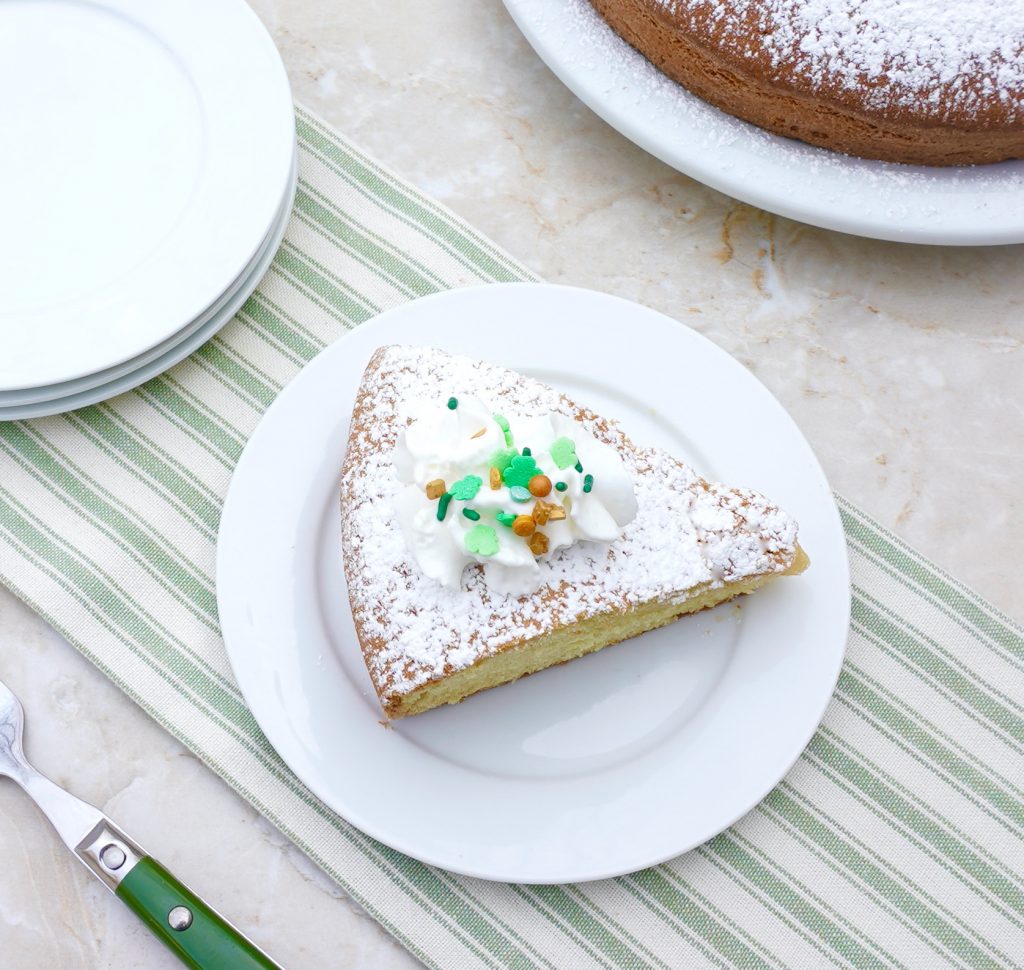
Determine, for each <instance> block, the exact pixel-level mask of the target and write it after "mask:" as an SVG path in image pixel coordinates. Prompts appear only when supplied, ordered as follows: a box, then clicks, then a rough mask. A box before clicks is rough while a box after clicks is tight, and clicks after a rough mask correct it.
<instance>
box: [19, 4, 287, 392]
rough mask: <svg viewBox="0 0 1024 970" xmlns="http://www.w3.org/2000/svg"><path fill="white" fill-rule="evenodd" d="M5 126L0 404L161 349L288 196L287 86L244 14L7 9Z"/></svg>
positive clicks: (241, 7) (192, 8)
mask: <svg viewBox="0 0 1024 970" xmlns="http://www.w3.org/2000/svg"><path fill="white" fill-rule="evenodd" d="M197 25H202V29H197ZM0 115H2V117H3V119H4V120H3V125H0V176H2V177H0V212H3V214H4V216H3V218H4V232H3V234H2V239H0V339H2V341H3V347H4V352H3V354H2V355H0V390H15V389H19V388H31V387H40V386H47V385H51V384H57V383H60V382H62V381H68V380H74V379H76V378H79V377H83V376H86V375H89V374H92V373H94V372H96V371H100V370H104V369H106V368H109V367H112V366H114V365H116V364H118V363H121V362H123V361H127V360H130V359H131V358H133V357H136V356H138V355H140V354H142V353H144V352H145V351H147V350H149V349H150V348H152V347H155V346H156V345H158V344H160V343H161V342H163V341H165V340H168V339H169V338H172V337H173V336H174V335H175V334H176V333H177V332H178V331H179V330H181V329H182V328H183V327H185V326H187V325H188V324H189V322H190V321H193V320H195V319H196V318H197V317H198V316H199V315H200V314H202V313H203V312H204V310H206V309H207V308H208V307H210V306H211V305H212V304H213V303H214V302H215V301H216V300H217V298H218V297H220V296H221V294H223V293H224V292H225V290H227V289H228V288H229V287H230V286H231V284H232V282H233V281H235V280H237V279H238V278H239V276H240V274H242V273H243V272H244V271H245V268H246V267H247V266H248V265H249V264H250V263H251V262H252V260H253V258H254V256H255V254H256V252H257V250H258V249H259V248H260V245H261V243H262V242H263V241H264V240H265V239H266V237H267V235H268V233H269V232H270V231H271V229H272V226H273V224H274V220H275V218H276V216H277V214H278V210H279V208H280V205H281V200H282V199H283V198H284V196H285V194H286V192H287V188H288V179H289V173H290V170H291V164H292V156H293V151H294V144H295V119H294V110H293V106H292V101H291V95H290V91H289V87H288V79H287V76H286V75H285V72H284V66H283V65H282V63H281V59H280V57H279V55H278V53H277V50H276V49H275V47H274V44H273V42H272V41H271V39H270V37H269V35H268V34H267V32H266V30H265V29H264V27H263V25H262V24H261V23H260V21H259V20H258V18H257V17H256V16H255V14H253V12H252V11H251V9H250V8H249V7H248V5H247V4H246V3H245V2H244V0H152V2H147V3H144V4H140V3H136V2H133V0H88V2H86V0H7V2H5V3H3V4H0Z"/></svg>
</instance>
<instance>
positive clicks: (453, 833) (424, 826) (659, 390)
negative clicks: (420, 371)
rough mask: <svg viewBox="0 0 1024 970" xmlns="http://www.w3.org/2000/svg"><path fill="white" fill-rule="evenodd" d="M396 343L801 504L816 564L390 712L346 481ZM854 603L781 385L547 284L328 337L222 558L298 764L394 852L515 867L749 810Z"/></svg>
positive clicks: (654, 850)
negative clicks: (536, 382) (360, 612)
mask: <svg viewBox="0 0 1024 970" xmlns="http://www.w3.org/2000/svg"><path fill="white" fill-rule="evenodd" d="M395 342H404V343H410V344H429V345H433V346H437V347H442V348H444V349H447V350H450V351H457V352H459V353H464V354H468V355H470V356H473V357H477V358H480V359H484V360H490V361H494V362H496V363H499V364H504V365H507V366H509V367H513V368H516V369H518V370H520V371H521V372H523V373H525V374H528V375H530V376H534V377H537V378H540V379H542V380H544V381H547V382H548V383H550V384H551V385H553V386H554V387H556V388H559V389H560V390H563V391H565V392H567V393H568V394H570V395H571V396H572V397H574V398H575V399H576V400H577V401H579V402H580V403H582V404H584V405H588V406H591V407H593V408H596V409H597V410H599V411H600V412H602V413H603V414H605V415H607V416H609V417H614V418H617V419H619V420H620V421H621V424H622V426H623V428H624V429H625V430H626V431H627V432H628V433H630V435H631V436H632V437H633V438H634V439H635V440H636V441H637V442H639V443H642V444H658V445H662V446H664V447H666V448H668V449H670V450H671V451H672V452H673V453H674V454H676V455H678V456H680V457H682V458H684V459H686V460H689V461H691V462H692V463H693V464H694V465H695V466H696V467H697V468H698V469H700V470H702V471H703V472H705V473H707V474H708V475H709V476H710V477H713V478H720V479H722V480H725V481H728V482H731V483H734V484H742V485H749V486H752V487H754V488H759V489H762V490H763V491H765V492H766V493H768V494H769V495H771V496H772V497H773V498H775V499H776V500H777V501H778V502H779V503H780V504H781V505H782V506H784V507H785V508H787V509H788V510H790V511H791V512H792V513H793V514H794V515H795V516H796V518H797V519H798V520H799V522H800V529H801V542H802V544H803V545H804V546H805V548H806V549H807V551H808V553H809V555H810V557H811V566H810V569H809V570H808V571H807V572H806V573H805V574H804V575H802V576H800V577H797V578H792V579H786V580H784V581H780V582H777V583H774V584H772V585H771V586H769V587H768V588H766V589H764V590H761V591H759V592H758V593H757V594H755V595H754V596H751V597H749V598H747V599H744V600H743V601H742V603H737V604H735V605H733V604H729V605H725V606H724V607H722V608H719V609H716V610H713V611H710V612H706V613H702V614H698V615H696V616H692V617H688V618H684V619H683V620H681V621H679V622H677V623H674V624H671V625H670V626H668V627H665V628H663V629H661V630H658V631H654V632H651V633H647V634H644V635H643V636H641V637H637V638H635V639H633V640H629V641H627V642H625V643H622V644H620V645H618V646H614V647H609V648H607V649H605V650H602V651H600V652H599V653H596V654H592V655H591V656H589V657H585V658H583V659H581V660H575V661H573V662H571V663H569V664H565V665H564V666H561V667H558V668H554V669H550V670H546V671H542V672H540V673H538V674H535V675H533V676H531V677H527V678H524V679H523V680H521V681H519V682H517V683H515V684H511V685H507V686H504V687H499V688H496V689H494V690H490V691H485V692H484V693H482V694H478V695H476V696H474V697H471V698H469V699H468V700H466V701H464V702H463V703H462V704H459V705H456V706H452V707H446V708H443V709H437V710H433V711H428V712H427V713H425V714H421V715H418V716H416V717H413V718H408V719H405V720H400V721H395V722H392V723H391V724H385V723H384V722H383V715H382V714H381V711H380V708H379V706H378V704H377V698H376V695H375V694H374V691H373V688H372V686H371V684H370V680H369V677H368V675H367V673H366V669H365V667H364V665H363V660H362V655H361V654H360V651H359V645H358V642H357V640H356V635H355V630H354V628H353V624H352V617H351V614H350V611H349V607H348V596H347V592H346V586H345V576H344V571H343V567H342V557H341V546H340V532H341V523H340V509H339V499H338V481H339V473H340V469H341V464H342V460H343V458H344V454H345V447H346V441H347V435H348V428H349V420H350V411H351V407H352V402H353V400H354V397H355V393H356V389H357V387H358V385H359V381H360V378H361V376H362V372H363V368H364V366H365V364H366V363H367V361H368V360H369V358H370V356H371V355H372V353H373V351H374V350H375V349H376V348H377V347H379V346H381V345H384V344H388V343H395ZM457 391H458V389H457V388H453V389H451V392H452V393H457ZM444 393H445V394H447V393H449V389H445V391H444ZM849 596H850V586H849V572H848V566H847V559H846V544H845V541H844V539H843V532H842V528H841V526H840V522H839V516H838V513H837V511H836V507H835V503H834V501H833V498H832V493H831V491H830V490H829V487H828V483H827V482H826V481H825V477H824V475H823V474H822V471H821V468H820V467H819V465H818V463H817V461H816V459H815V457H814V455H813V453H812V452H811V449H810V447H809V446H808V444H807V442H806V441H805V440H804V438H803V436H802V435H801V434H800V432H799V430H798V429H797V428H796V426H795V425H794V424H793V421H792V420H791V419H790V417H789V416H788V415H787V414H786V412H785V411H784V410H783V408H782V407H781V405H780V404H779V403H778V402H777V401H776V400H775V399H774V398H773V397H772V396H771V394H769V392H768V391H767V390H766V389H765V388H764V387H763V386H762V385H761V384H760V383H759V382H758V381H757V380H756V379H755V378H754V377H753V376H752V375H751V374H750V373H749V372H748V371H747V370H745V369H744V368H743V367H742V366H741V365H740V364H739V363H737V362H736V361H735V360H733V359H732V358H731V357H730V356H729V355H728V354H726V353H725V352H724V351H722V350H720V349H719V348H718V347H716V346H715V345H714V344H712V343H711V342H710V341H708V340H706V339H705V338H704V337H701V336H700V335H699V334H697V333H696V332H695V331H693V330H690V329H689V328H687V327H685V326H683V325H682V324H680V323H677V322H676V321H674V320H671V319H669V318H667V317H665V316H662V315H661V314H658V313H656V312H654V311H653V310H649V309H646V308H645V307H642V306H639V305H637V304H635V303H630V302H627V301H626V300H622V299H618V298H616V297H611V296H607V295H604V294H601V293H595V292H592V291H589V290H578V289H573V288H569V287H561V286H550V285H543V284H506V285H494V286H485V287H478V288H473V289H466V290H455V291H451V292H447V293H443V294H439V295H436V296H430V297H426V298H424V299H420V300H416V301H414V302H412V303H408V304H405V305H404V306H401V307H398V308H396V309H394V310H390V311H388V312H386V313H383V314H381V315H380V316H379V317H377V318H375V319H374V320H372V321H370V322H369V323H365V324H363V325H362V326H361V327H359V328H358V329H357V330H355V331H354V332H353V333H351V334H349V335H348V336H346V337H344V338H342V339H341V340H339V341H338V342H337V343H335V344H334V345H332V346H331V347H329V348H328V349H327V350H325V351H323V353H321V354H320V355H319V356H318V357H317V358H316V359H315V360H314V361H312V363H310V364H309V365H308V366H307V367H306V368H305V369H304V370H303V371H302V372H301V373H300V374H299V375H298V376H297V377H296V378H295V379H294V380H293V381H292V382H291V384H289V385H288V387H286V388H285V389H284V391H282V393H281V394H280V395H279V397H278V398H277V400H276V401H275V402H274V403H273V405H271V407H270V408H269V410H268V411H267V413H266V415H265V416H264V417H263V419H262V421H261V423H260V424H259V426H258V427H257V429H256V431H255V433H254V434H253V436H252V438H251V439H250V440H249V443H248V446H247V447H246V449H245V452H244V454H243V455H242V458H241V460H240V461H239V463H238V466H237V469H236V471H235V474H234V478H233V480H232V482H231V486H230V489H229V491H228V495H227V499H226V503H225V507H224V514H223V518H222V519H221V525H220V535H219V540H218V551H217V599H218V606H219V610H220V620H221V625H222V628H223V633H224V638H225V642H226V644H227V650H228V656H229V658H230V660H231V665H232V668H233V670H234V672H235V676H236V677H237V679H238V683H239V686H240V687H241V689H242V693H243V694H244V696H245V699H246V702H247V703H248V704H249V706H250V707H251V709H252V711H253V714H254V715H255V716H256V719H257V721H258V722H259V724H260V727H261V728H262V729H263V731H264V732H265V734H266V736H267V737H268V738H269V740H270V742H271V743H272V744H273V745H274V747H275V748H276V749H277V751H278V752H279V753H280V755H281V757H282V758H284V760H285V761H286V762H287V763H288V764H289V765H290V766H291V768H292V769H293V770H294V771H295V773H296V774H297V775H298V776H299V778H301V779H302V781H303V782H305V784H306V785H308V786H309V788H310V789H311V790H312V791H313V792H315V793H316V794H317V795H318V796H319V797H320V798H321V799H322V800H323V801H324V802H326V803H327V804H328V805H329V806H330V807H331V808H333V809H334V810H335V811H337V812H338V813H340V814H341V815H342V816H343V817H344V818H346V819H347V820H348V821H349V822H351V823H352V824H353V825H355V826H357V827H358V828H360V829H362V830H363V831H364V832H367V833H368V834H369V835H371V836H373V837H374V838H376V839H379V840H380V841H382V842H384V843H386V844H387V845H390V846H392V847H394V848H395V849H399V850H400V851H402V852H405V853H407V854H409V855H411V856H414V857H416V858H418V859H421V860H423V861H425V862H428V863H432V864H434V865H438V866H441V867H443V868H445V869H451V870H454V871H456V872H460V873H465V874H467V875H471V876H479V877H482V878H486V879H500V880H506V881H513V882H531V883H556V882H569V881H581V880H589V879H600V878H603V877H607V876H614V875H618V874H621V873H624V872H629V871H632V870H636V869H639V868H642V867H645V866H648V865H652V864H654V863H658V862H661V861H663V860H665V859H667V858H670V857H672V856H675V855H678V854H679V853H681V852H684V851H686V850H687V849H690V848H693V847H694V846H696V845H699V844H700V843H702V842H704V841H705V840H707V839H709V838H711V837H712V836H713V835H715V834H716V833H717V832H720V831H721V830H722V829H724V828H726V827H727V826H728V825H730V824H731V823H732V822H734V821H735V820H736V819H737V818H739V817H740V816H741V815H743V814H744V813H745V812H747V811H749V810H750V809H751V808H752V807H753V806H754V805H756V804H757V802H758V801H760V800H761V799H762V798H763V797H764V796H765V795H766V794H767V793H768V792H769V791H770V790H771V789H772V787H773V786H774V785H776V784H777V783H778V781H779V780H780V779H781V778H782V776H783V775H784V774H785V773H786V771H787V770H788V769H789V768H790V766H791V765H792V764H793V762H794V761H795V760H796V758H797V757H798V756H799V754H800V752H801V751H802V750H803V748H804V746H805V745H806V744H807V742H808V740H809V739H810V737H811V735H812V734H813V732H814V730H815V728H816V727H817V725H818V722H819V720H820V718H821V716H822V714H823V712H824V710H825V705H826V704H827V703H828V700H829V698H830V696H831V694H832V689H833V687H834V685H835V682H836V678H837V676H838V674H839V668H840V665H841V663H842V658H843V650H844V647H845V644H846V636H847V625H848V620H849Z"/></svg>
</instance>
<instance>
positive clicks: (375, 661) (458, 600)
mask: <svg viewBox="0 0 1024 970" xmlns="http://www.w3.org/2000/svg"><path fill="white" fill-rule="evenodd" d="M429 393H433V394H435V395H436V396H437V398H438V399H439V400H444V399H446V398H447V397H448V396H449V395H455V396H456V397H459V396H468V395H476V396H478V397H480V398H482V399H484V400H488V401H490V402H492V403H493V406H494V408H495V410H500V411H501V412H502V413H503V414H505V415H507V416H509V418H510V420H511V419H512V416H513V415H517V416H522V417H525V416H528V415H531V414H537V413H543V412H551V411H556V412H559V413H562V414H565V415H567V416H568V417H570V418H575V419H576V420H580V421H581V422H582V424H583V426H584V428H585V429H586V430H587V432H588V433H590V434H591V435H593V436H594V437H595V438H597V439H598V440H600V441H604V442H606V443H608V444H609V445H611V446H613V447H615V448H616V449H618V450H619V451H620V454H622V457H623V460H624V463H625V466H626V469H627V471H629V473H630V474H631V476H632V477H633V480H634V484H635V488H636V495H637V500H638V505H639V511H638V513H637V516H636V518H635V519H634V520H633V522H631V523H630V524H629V525H627V526H626V527H625V528H624V530H623V533H622V536H621V538H620V539H619V540H618V541H617V542H614V543H612V544H611V545H610V546H606V545H599V544H595V543H589V542H582V543H579V544H577V545H574V546H572V547H570V548H568V549H566V550H563V551H562V552H561V553H559V554H558V555H556V556H554V557H552V558H551V560H550V561H548V562H544V563H542V568H543V570H544V572H545V578H544V583H543V585H542V586H541V588H540V589H539V590H538V591H537V592H536V593H534V594H532V595H530V596H526V597H521V598H514V597H511V596H503V595H500V594H496V593H494V592H493V591H491V590H489V589H488V587H487V585H486V583H485V582H484V581H483V577H482V573H481V571H480V568H479V567H476V566H473V567H470V568H469V569H467V570H466V572H465V574H464V577H463V585H462V588H461V589H457V590H452V589H448V588H445V587H444V586H442V585H441V584H440V583H438V582H436V581H434V580H431V579H428V578H427V577H426V576H424V575H423V574H422V573H421V572H420V571H419V569H418V568H417V567H416V564H415V562H414V560H413V558H412V556H411V555H410V553H409V552H408V550H407V548H406V545H405V541H404V538H403V536H402V533H401V530H400V529H399V528H398V525H397V522H396V518H395V513H394V508H393V500H394V497H395V495H396V494H397V493H398V491H399V490H400V489H401V487H402V486H401V484H400V483H399V481H398V479H397V477H396V475H395V470H394V467H393V464H392V452H393V449H394V445H395V442H396V440H397V436H398V431H399V429H400V428H401V427H403V426H404V424H405V420H406V414H405V407H406V405H407V402H408V401H409V400H411V399H413V398H422V397H423V395H424V394H429ZM594 488H595V489H597V488H600V482H595V484H594ZM342 521H343V544H344V554H345V565H346V575H347V579H348V584H349V598H350V601H351V604H352V610H353V615H354V616H355V618H356V621H357V624H358V625H359V627H360V639H361V641H362V646H363V651H364V656H365V657H366V661H367V666H368V668H369V671H370V675H371V677H372V679H373V681H374V685H375V686H376V688H377V692H378V694H379V695H380V697H381V700H382V702H384V703H385V704H386V703H387V701H388V698H394V697H396V696H399V695H401V694H403V693H407V692H408V691H410V690H412V689H413V688H415V687H417V686H419V685H421V684H424V683H426V682H428V681H431V680H434V679H437V678H438V677H441V676H443V675H445V674H448V673H451V672H452V671H454V670H458V669H461V668H464V667H467V666H469V665H471V664H472V663H474V662H475V661H476V660H478V659H479V658H481V657H483V656H487V655H489V654H492V653H495V652H497V651H498V650H500V649H501V648H502V647H504V646H507V645H509V644H511V643H515V642H518V641H520V640H522V639H524V638H526V637H529V636H535V635H537V634H538V633H542V632H545V631H547V630H550V629H552V628H553V627H555V626H556V625H560V624H568V623H572V622H574V621H576V620H578V619H580V618H581V617H584V616H588V615H593V614H595V613H600V612H608V611H618V610H622V609H624V608H628V607H629V606H631V605H637V604H640V603H645V602H648V601H651V600H659V601H665V602H678V601H680V600H681V599H683V598H685V595H686V591H687V590H689V589H690V588H691V587H693V586H696V585H698V584H705V583H707V584H711V585H714V586H720V585H722V584H723V582H724V581H727V580H737V579H740V578H742V577H747V576H752V575H756V574H761V573H773V572H779V571H781V570H782V569H784V568H786V566H788V565H789V564H790V563H791V562H792V560H793V557H794V555H795V550H796V523H795V522H794V521H793V520H792V519H791V518H790V517H789V516H788V515H786V513H784V512H782V511H780V510H779V509H778V508H777V507H776V506H774V505H772V504H771V503H770V502H768V500H766V499H765V498H763V497H762V496H760V495H758V494H757V493H755V492H752V491H749V490H745V489H729V488H726V487H724V486H719V485H711V484H709V483H707V482H705V481H704V480H703V479H701V478H700V477H699V476H698V475H697V474H696V473H695V472H694V471H693V470H691V469H690V468H689V467H687V466H686V465H684V464H683V463H682V462H679V461H677V460H676V459H674V458H672V457H671V456H669V455H667V454H665V453H664V452H661V451H659V450H656V449H639V448H637V447H635V446H634V445H632V444H631V443H630V442H629V441H628V440H627V439H626V438H625V436H624V435H623V434H622V432H621V431H619V430H618V428H617V427H616V426H614V425H612V424H610V423H609V422H608V421H606V420H605V419H603V418H601V417H599V416H598V415H595V414H592V413H590V412H585V411H583V412H581V411H578V410H576V409H575V407H574V405H573V404H572V403H571V402H570V401H568V400H567V399H565V398H564V397H562V396H560V395H559V394H558V393H557V392H555V391H554V390H552V389H551V388H549V387H548V386H546V385H544V384H541V383H540V382H538V381H535V380H532V379H529V378H526V377H523V376H521V375H519V374H516V373H515V372H513V371H509V370H506V369H504V368H500V367H495V366H492V365H489V364H481V363H480V362H478V361H473V360H470V359H468V358H464V357H456V356H452V355H449V354H447V353H444V352H443V351H440V350H434V349H425V348H411V347H387V348H383V349H382V350H380V351H378V352H377V354H376V355H375V357H374V359H373V361H371V364H370V366H369V367H368V369H367V373H366V375H365V376H364V380H363V384H362V386H361V388H360V392H359V396H358V398H357V402H356V413H355V415H354V420H353V433H352V436H351V438H350V441H349V452H348V455H347V457H346V461H345V472H344V475H343V478H342Z"/></svg>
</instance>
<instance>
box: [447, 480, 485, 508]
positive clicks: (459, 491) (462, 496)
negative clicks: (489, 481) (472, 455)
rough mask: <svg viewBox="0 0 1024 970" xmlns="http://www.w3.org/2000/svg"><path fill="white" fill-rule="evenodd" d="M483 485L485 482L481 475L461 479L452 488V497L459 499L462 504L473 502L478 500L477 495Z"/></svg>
mask: <svg viewBox="0 0 1024 970" xmlns="http://www.w3.org/2000/svg"><path fill="white" fill-rule="evenodd" d="M483 483H484V480H483V479H482V478H481V477H480V476H479V475H467V476H466V477H465V478H460V479H459V480H458V481H457V482H455V484H454V485H452V487H451V493H452V497H453V498H457V499H458V500H459V501H460V502H471V501H472V500H473V499H475V498H476V493H477V492H479V491H480V486H481V485H483Z"/></svg>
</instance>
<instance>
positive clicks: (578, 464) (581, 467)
mask: <svg viewBox="0 0 1024 970" xmlns="http://www.w3.org/2000/svg"><path fill="white" fill-rule="evenodd" d="M575 468H576V471H578V472H581V471H583V465H582V464H581V463H580V462H576V465H575Z"/></svg>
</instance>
